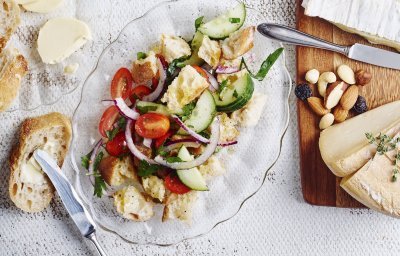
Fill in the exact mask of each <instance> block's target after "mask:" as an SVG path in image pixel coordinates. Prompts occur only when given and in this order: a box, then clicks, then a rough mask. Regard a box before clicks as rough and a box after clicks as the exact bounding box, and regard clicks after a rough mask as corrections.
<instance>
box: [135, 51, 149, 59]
mask: <svg viewBox="0 0 400 256" xmlns="http://www.w3.org/2000/svg"><path fill="white" fill-rule="evenodd" d="M146 57H147V54H146V53H144V52H138V53H137V59H138V60H141V59H145V58H146Z"/></svg>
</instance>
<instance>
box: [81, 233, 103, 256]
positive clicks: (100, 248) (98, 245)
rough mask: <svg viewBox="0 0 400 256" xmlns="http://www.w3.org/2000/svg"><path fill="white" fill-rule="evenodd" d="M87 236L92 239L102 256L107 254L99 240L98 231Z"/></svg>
mask: <svg viewBox="0 0 400 256" xmlns="http://www.w3.org/2000/svg"><path fill="white" fill-rule="evenodd" d="M86 238H87V239H89V240H90V241H92V243H93V244H94V246H95V247H96V249H97V252H98V253H99V255H100V256H107V254H106V252H105V251H104V250H103V248H102V247H101V245H100V243H99V241H98V240H97V237H96V232H93V233H91V234H89V235H88V236H86Z"/></svg>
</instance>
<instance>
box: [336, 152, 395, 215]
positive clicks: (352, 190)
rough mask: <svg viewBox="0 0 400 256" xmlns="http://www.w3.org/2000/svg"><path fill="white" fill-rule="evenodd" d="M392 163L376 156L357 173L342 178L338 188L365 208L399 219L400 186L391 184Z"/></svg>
mask: <svg viewBox="0 0 400 256" xmlns="http://www.w3.org/2000/svg"><path fill="white" fill-rule="evenodd" d="M393 168H394V166H393V161H392V160H390V159H389V157H387V156H386V155H380V154H377V155H376V156H375V157H374V158H373V159H372V160H370V161H369V162H367V163H366V164H365V165H364V167H362V168H361V169H360V170H359V171H357V172H356V173H354V174H353V175H350V176H348V177H346V178H343V179H342V181H341V183H340V186H341V187H342V188H343V189H344V190H346V191H347V193H349V194H350V195H351V196H352V197H354V198H355V199H356V200H358V201H359V202H360V203H362V204H364V205H365V206H367V207H369V208H371V209H374V210H377V211H379V212H382V213H384V214H388V215H391V216H394V217H400V186H399V183H398V182H392V175H393Z"/></svg>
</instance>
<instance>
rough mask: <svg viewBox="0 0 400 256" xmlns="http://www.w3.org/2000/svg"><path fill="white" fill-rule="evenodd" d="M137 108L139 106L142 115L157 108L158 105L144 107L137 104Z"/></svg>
mask: <svg viewBox="0 0 400 256" xmlns="http://www.w3.org/2000/svg"><path fill="white" fill-rule="evenodd" d="M136 108H137V110H139V113H140V114H141V115H143V114H146V113H148V112H150V111H155V110H157V106H142V107H139V106H136Z"/></svg>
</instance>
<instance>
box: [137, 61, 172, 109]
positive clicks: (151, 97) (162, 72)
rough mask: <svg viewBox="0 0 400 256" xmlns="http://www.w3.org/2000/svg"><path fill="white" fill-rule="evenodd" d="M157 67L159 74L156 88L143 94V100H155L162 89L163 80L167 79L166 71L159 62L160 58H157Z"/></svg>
mask: <svg viewBox="0 0 400 256" xmlns="http://www.w3.org/2000/svg"><path fill="white" fill-rule="evenodd" d="M157 68H158V73H159V75H160V78H159V80H158V85H157V88H156V89H155V90H154V91H153V92H152V93H150V94H149V95H146V96H144V97H143V101H151V102H153V101H155V100H156V99H158V97H160V95H161V93H162V91H163V89H164V84H165V80H166V79H167V73H166V72H165V69H164V67H163V64H162V63H161V60H160V59H159V58H158V59H157Z"/></svg>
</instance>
